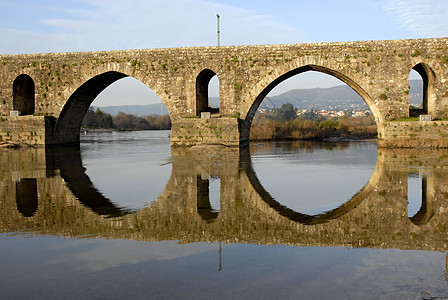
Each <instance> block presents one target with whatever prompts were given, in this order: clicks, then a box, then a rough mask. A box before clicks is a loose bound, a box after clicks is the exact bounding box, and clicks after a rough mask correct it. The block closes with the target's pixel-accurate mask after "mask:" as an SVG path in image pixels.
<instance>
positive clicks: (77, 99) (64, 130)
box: [53, 71, 172, 144]
mask: <svg viewBox="0 0 448 300" xmlns="http://www.w3.org/2000/svg"><path fill="white" fill-rule="evenodd" d="M128 76H129V75H127V74H124V73H121V72H117V71H108V72H105V73H102V74H100V75H96V76H94V77H92V78H91V79H89V80H87V81H86V82H85V83H83V84H82V85H81V86H80V87H79V88H78V89H77V90H76V91H75V92H74V93H73V94H72V95H71V96H70V98H69V99H68V100H67V102H66V104H65V105H64V107H63V108H62V111H61V113H60V114H59V117H58V119H57V120H56V123H55V125H54V129H53V143H56V144H73V143H79V130H80V128H81V123H82V120H83V118H84V116H85V114H86V112H87V110H88V109H89V107H90V105H91V104H92V102H93V101H94V100H95V98H96V97H97V96H98V95H99V94H100V93H101V92H102V91H103V90H104V89H106V88H107V87H108V86H109V85H111V84H112V83H114V82H116V81H117V80H120V79H122V78H125V77H128ZM134 78H136V79H137V80H139V79H138V77H134ZM161 99H162V98H161ZM162 101H163V100H162ZM170 108H171V107H170V106H167V109H168V113H169V114H170V116H171V113H172V110H171V109H170Z"/></svg>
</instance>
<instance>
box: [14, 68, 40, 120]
mask: <svg viewBox="0 0 448 300" xmlns="http://www.w3.org/2000/svg"><path fill="white" fill-rule="evenodd" d="M12 90H13V96H12V106H13V110H18V111H19V112H20V114H21V115H32V114H34V107H35V104H34V81H33V79H32V78H31V77H30V76H28V75H26V74H22V75H19V76H17V78H16V79H15V80H14V83H13V85H12Z"/></svg>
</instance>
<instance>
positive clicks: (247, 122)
mask: <svg viewBox="0 0 448 300" xmlns="http://www.w3.org/2000/svg"><path fill="white" fill-rule="evenodd" d="M307 71H317V72H321V73H325V74H328V75H331V76H333V77H336V78H338V79H339V80H341V81H343V82H344V83H345V84H347V85H348V86H349V87H351V88H352V89H353V90H354V91H355V92H356V93H358V94H359V95H360V96H361V98H362V99H364V101H365V102H366V103H367V105H368V106H369V108H370V109H371V111H372V114H373V116H374V117H375V121H376V123H377V125H378V126H379V127H380V126H382V124H383V123H384V122H385V118H384V117H383V115H382V113H381V111H380V110H379V109H378V107H377V106H376V104H375V101H374V100H373V99H372V97H371V96H370V95H369V94H368V93H367V92H366V91H365V90H364V89H363V88H362V87H361V86H360V85H359V84H358V83H356V82H355V81H354V80H352V79H351V78H349V77H348V76H346V75H344V74H342V73H340V72H338V71H335V70H333V69H330V68H327V67H324V66H320V65H314V64H308V65H304V66H301V67H298V68H295V69H293V70H290V71H287V72H286V73H283V74H281V75H280V76H278V75H276V74H278V73H276V72H272V71H270V72H269V73H268V74H267V76H265V77H264V78H262V79H261V80H260V81H259V82H258V83H257V84H256V85H255V86H254V87H253V88H252V89H251V91H250V92H249V94H250V95H256V98H255V100H254V101H253V102H251V104H250V105H251V106H250V108H249V109H248V110H247V111H244V112H241V113H242V116H243V117H244V116H245V118H244V120H243V124H242V125H243V126H242V128H241V140H243V141H244V140H248V139H249V134H250V127H251V124H252V120H253V118H254V116H255V113H256V111H257V109H258V107H259V106H260V104H261V102H262V101H263V99H264V98H265V97H266V95H268V94H269V92H270V91H271V90H272V89H273V88H274V87H276V86H277V85H278V84H280V83H281V82H283V81H285V80H286V79H289V78H291V77H292V76H295V75H298V74H300V73H304V72H307Z"/></svg>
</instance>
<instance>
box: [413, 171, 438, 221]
mask: <svg viewBox="0 0 448 300" xmlns="http://www.w3.org/2000/svg"><path fill="white" fill-rule="evenodd" d="M408 178H409V177H408ZM421 180H422V205H421V206H420V209H419V211H418V212H417V213H416V214H415V215H414V216H412V217H409V220H411V222H412V223H414V224H415V225H424V224H426V223H428V222H429V220H430V219H431V218H432V217H433V215H434V209H433V205H432V201H431V200H432V199H431V198H430V196H431V193H430V192H429V190H428V177H427V175H426V174H423V176H422V177H421ZM408 184H409V181H408ZM408 198H409V196H408Z"/></svg>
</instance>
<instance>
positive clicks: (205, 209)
mask: <svg viewBox="0 0 448 300" xmlns="http://www.w3.org/2000/svg"><path fill="white" fill-rule="evenodd" d="M197 189H198V193H197V197H198V201H197V202H198V213H199V215H200V216H201V217H202V218H203V219H204V220H206V221H208V222H210V221H212V220H214V219H216V218H217V217H218V212H217V211H215V210H214V209H213V207H212V205H211V203H210V180H209V179H203V178H202V176H200V175H198V176H197Z"/></svg>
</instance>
